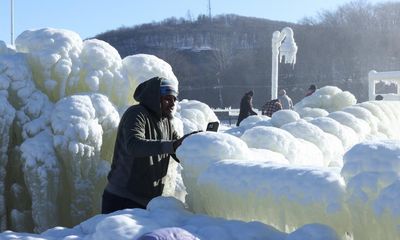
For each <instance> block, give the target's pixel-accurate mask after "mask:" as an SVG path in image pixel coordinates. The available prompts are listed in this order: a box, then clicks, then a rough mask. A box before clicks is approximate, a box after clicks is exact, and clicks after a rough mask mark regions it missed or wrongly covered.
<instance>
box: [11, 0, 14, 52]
mask: <svg viewBox="0 0 400 240" xmlns="http://www.w3.org/2000/svg"><path fill="white" fill-rule="evenodd" d="M10 43H11V45H12V46H14V0H11V42H10Z"/></svg>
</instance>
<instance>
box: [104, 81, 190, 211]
mask: <svg viewBox="0 0 400 240" xmlns="http://www.w3.org/2000/svg"><path fill="white" fill-rule="evenodd" d="M177 96H178V86H177V83H176V82H174V81H171V80H168V79H165V78H159V77H154V78H152V79H149V80H147V81H145V82H143V83H141V84H139V86H138V87H137V88H136V90H135V93H134V99H135V100H136V101H137V102H139V104H136V105H133V106H131V107H129V108H128V109H127V110H126V111H125V113H124V114H123V116H122V117H121V121H120V123H119V126H118V132H117V138H116V141H115V147H114V156H113V161H112V165H111V170H110V172H109V174H108V184H107V186H106V188H105V190H104V193H103V198H102V213H103V214H106V213H110V212H114V211H117V210H122V209H125V208H146V206H147V204H148V202H149V201H150V200H151V199H152V198H154V197H157V196H160V195H161V194H162V192H163V189H164V181H165V178H166V175H167V170H168V164H169V160H170V156H171V155H172V156H173V157H174V154H175V151H176V149H177V147H179V146H180V145H181V143H182V141H183V139H184V138H185V137H186V136H187V135H185V136H184V137H182V138H179V136H178V134H177V132H176V130H175V129H174V127H173V125H172V124H171V118H172V114H173V109H174V108H175V102H176V100H177ZM188 135H189V134H188ZM174 158H176V157H174Z"/></svg>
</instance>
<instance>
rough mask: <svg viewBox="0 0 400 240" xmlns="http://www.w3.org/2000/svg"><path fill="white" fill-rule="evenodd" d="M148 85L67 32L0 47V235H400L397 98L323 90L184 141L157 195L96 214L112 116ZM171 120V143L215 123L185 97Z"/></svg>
mask: <svg viewBox="0 0 400 240" xmlns="http://www.w3.org/2000/svg"><path fill="white" fill-rule="evenodd" d="M153 76H164V77H167V78H172V79H176V77H175V75H174V74H173V72H172V69H171V67H170V66H169V64H168V63H166V62H165V61H163V60H161V59H159V58H157V57H155V56H151V55H143V54H141V55H134V56H128V57H126V58H124V59H121V58H120V56H119V55H118V53H117V52H116V50H115V49H114V48H112V47H111V46H110V45H108V44H107V43H105V42H102V41H99V40H86V41H82V40H81V39H80V37H79V36H78V35H77V34H76V33H74V32H71V31H67V30H59V29H41V30H36V31H26V32H24V33H22V34H21V35H20V36H19V37H18V38H17V40H16V48H15V49H11V48H8V47H7V46H6V45H5V44H4V43H3V42H1V41H0V98H1V101H0V113H1V115H0V116H1V118H0V135H1V137H0V146H1V148H0V179H1V181H0V182H1V183H2V184H0V227H1V230H2V231H4V232H2V233H1V234H0V238H1V239H137V238H138V237H139V236H140V235H142V234H143V233H146V232H149V231H152V230H154V229H159V228H163V227H181V228H183V229H186V230H187V231H189V232H190V233H192V234H193V235H195V236H196V237H198V238H199V239H271V240H300V239H302V240H304V239H308V240H312V239H315V240H317V239H321V240H322V239H324V240H329V239H353V238H354V239H400V237H399V236H400V230H399V229H400V203H399V201H398V199H399V197H400V182H399V174H400V141H399V139H400V126H399V125H398V123H399V122H400V121H399V120H400V102H398V101H370V102H364V103H358V104H357V101H356V99H355V97H354V96H353V95H352V94H351V93H349V92H346V91H342V90H341V89H339V88H337V87H334V86H326V87H323V88H321V89H318V90H317V91H316V92H315V93H314V94H313V95H312V96H310V97H307V98H305V99H303V100H302V101H301V102H299V103H297V104H296V106H295V110H296V111H290V110H281V111H279V112H276V113H275V114H274V115H273V116H272V118H269V117H266V116H260V115H257V116H251V117H249V118H247V119H245V120H244V121H243V122H242V123H241V125H240V126H239V127H232V126H231V125H229V126H228V125H225V124H222V126H221V128H220V131H219V132H217V133H215V132H201V133H198V134H195V135H191V136H189V137H188V138H187V139H185V141H184V142H183V144H182V146H181V147H180V148H178V151H177V156H178V158H179V159H180V160H181V165H178V164H176V163H175V162H174V161H171V165H170V168H169V181H168V184H167V185H166V189H165V194H164V195H165V196H163V197H159V198H156V199H154V200H153V201H151V202H150V204H149V205H148V207H147V209H146V210H140V209H127V210H123V211H118V212H115V213H112V214H108V215H100V214H99V207H100V201H101V194H102V190H103V187H104V185H105V183H106V175H107V173H108V170H109V168H110V161H111V155H112V149H113V144H114V139H115V133H116V128H117V126H118V122H119V117H120V114H121V113H122V112H123V111H124V109H126V107H127V106H128V105H130V104H132V103H133V99H132V93H133V92H134V89H135V87H136V86H137V85H138V84H139V83H140V82H142V81H145V80H147V79H149V78H150V77H153ZM175 116H176V119H175V121H174V123H175V124H176V126H177V128H178V129H179V131H180V132H181V133H182V134H184V133H188V132H191V131H194V130H199V129H201V130H205V128H206V126H207V123H208V122H211V121H216V120H218V119H217V117H216V115H215V114H214V112H213V111H212V110H211V109H210V108H209V107H208V106H207V105H206V104H204V103H201V102H199V101H196V100H182V101H181V102H180V103H179V105H178V108H177V112H176V113H175ZM57 226H58V227H57ZM61 226H64V227H61ZM6 229H12V230H13V231H5V230H6ZM32 231H34V232H36V233H37V234H33V233H26V232H32ZM24 232H25V233H24Z"/></svg>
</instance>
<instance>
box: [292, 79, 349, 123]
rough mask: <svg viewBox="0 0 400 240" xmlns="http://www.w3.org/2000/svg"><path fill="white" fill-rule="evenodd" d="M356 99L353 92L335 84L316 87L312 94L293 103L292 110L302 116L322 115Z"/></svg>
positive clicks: (341, 107) (347, 104) (339, 108)
mask: <svg viewBox="0 0 400 240" xmlns="http://www.w3.org/2000/svg"><path fill="white" fill-rule="evenodd" d="M356 102H357V99H356V98H355V97H354V95H353V94H351V93H350V92H347V91H342V90H341V89H340V88H338V87H335V86H325V87H322V88H319V89H317V90H316V91H315V92H314V93H313V94H312V95H310V96H308V97H305V98H303V99H302V100H301V101H300V102H298V103H296V104H295V105H294V110H295V111H296V112H298V113H299V114H300V116H301V117H302V118H304V117H323V116H326V115H328V113H330V112H333V111H337V110H341V109H343V108H344V107H347V106H351V105H354V104H355V103H356Z"/></svg>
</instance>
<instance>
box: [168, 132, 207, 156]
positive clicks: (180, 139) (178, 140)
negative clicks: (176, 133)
mask: <svg viewBox="0 0 400 240" xmlns="http://www.w3.org/2000/svg"><path fill="white" fill-rule="evenodd" d="M199 132H202V130H199V131H194V132H191V133H188V134H185V135H184V136H183V137H181V138H179V139H177V140H175V142H174V143H172V146H173V148H174V152H176V149H177V148H178V147H179V146H180V145H181V144H182V142H183V140H184V139H185V138H187V137H188V136H190V135H192V134H195V133H199Z"/></svg>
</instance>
